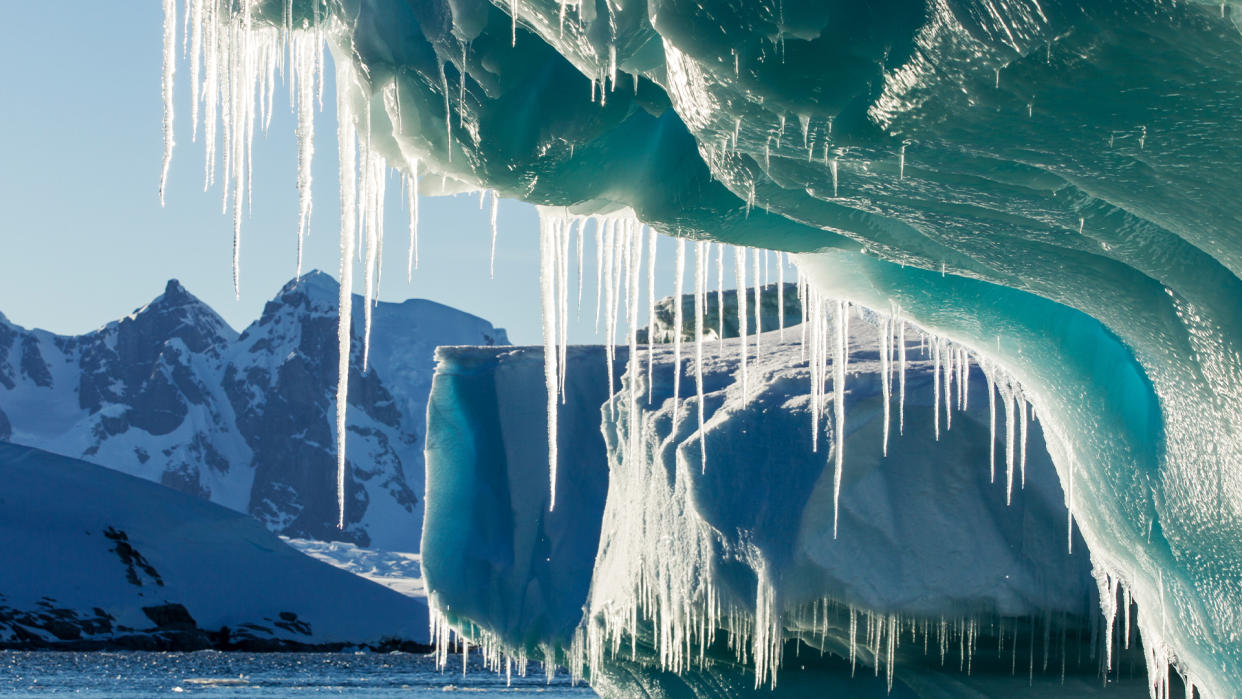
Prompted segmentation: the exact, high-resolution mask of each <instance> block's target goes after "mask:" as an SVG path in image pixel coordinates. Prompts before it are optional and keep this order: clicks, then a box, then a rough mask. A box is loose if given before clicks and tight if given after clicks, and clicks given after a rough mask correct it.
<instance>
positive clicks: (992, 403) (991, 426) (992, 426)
mask: <svg viewBox="0 0 1242 699" xmlns="http://www.w3.org/2000/svg"><path fill="white" fill-rule="evenodd" d="M987 379H988V474H989V478H990V479H991V480H990V482H991V483H995V482H996V382H995V380H993V378H992V372H991V371H989V372H988V374H987Z"/></svg>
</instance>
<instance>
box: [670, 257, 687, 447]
mask: <svg viewBox="0 0 1242 699" xmlns="http://www.w3.org/2000/svg"><path fill="white" fill-rule="evenodd" d="M675 265H676V266H675V268H674V272H673V429H672V432H671V434H673V435H676V434H677V418H678V408H677V402H678V400H680V399H681V326H682V323H683V322H684V321H683V320H682V311H681V307H682V303H681V287H682V280H683V276H684V274H685V271H684V270H685V266H686V239H685V238H678V239H677V261H676V263H675Z"/></svg>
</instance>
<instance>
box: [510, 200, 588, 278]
mask: <svg viewBox="0 0 1242 699" xmlns="http://www.w3.org/2000/svg"><path fill="white" fill-rule="evenodd" d="M499 215H500V196H499V195H497V194H496V190H494V189H493V190H492V253H491V258H490V259H489V261H488V264H487V271H488V274H489V275H490V276H491V278H492V279H495V278H496V218H497V217H498V216H499ZM578 236H579V239H581V236H582V231H581V229H579V231H578ZM578 259H582V258H581V256H579V258H578ZM579 298H581V294H579Z"/></svg>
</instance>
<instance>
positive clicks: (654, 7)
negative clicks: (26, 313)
mask: <svg viewBox="0 0 1242 699" xmlns="http://www.w3.org/2000/svg"><path fill="white" fill-rule="evenodd" d="M1240 9H1242V8H1239V6H1238V4H1237V3H1235V2H1233V1H1232V0H1229V1H1226V2H1223V3H1204V2H1181V3H1172V2H1162V1H1157V0H1146V1H1138V2H1110V1H1107V0H1092V2H1087V3H1080V2H1062V1H1054V2H1047V1H1046V2H1042V3H1041V2H1037V0H1012V1H1009V2H1003V3H998V2H994V1H993V0H938V1H934V2H933V1H931V0H928V1H926V2H917V1H914V0H892V1H890V2H886V3H883V4H870V3H853V2H839V1H835V0H833V1H829V2H799V1H796V0H794V1H790V2H783V3H776V4H775V5H772V4H767V3H745V4H736V3H725V2H716V1H715V0H693V1H685V0H634V1H631V0H625V1H613V2H598V1H596V0H576V1H573V0H557V1H555V2H554V1H553V0H508V1H505V0H497V2H493V3H489V2H484V1H483V0H443V1H440V0H430V1H428V2H418V3H402V2H397V1H396V0H343V1H342V2H339V3H330V4H329V3H322V2H319V1H318V0H292V1H291V2H270V1H259V0H192V1H191V2H190V8H189V13H190V16H189V20H190V21H189V27H190V30H189V37H188V38H189V45H190V54H191V56H192V58H191V67H190V73H191V80H192V81H193V82H195V85H196V86H195V96H196V97H195V99H194V101H193V105H194V106H193V108H192V119H194V117H198V119H194V121H195V122H196V123H197V122H199V121H201V129H202V130H203V136H204V142H205V144H206V145H207V147H208V150H209V151H210V152H212V153H214V150H215V146H216V143H217V140H219V139H217V138H216V136H217V124H218V123H219V124H220V125H221V126H222V128H220V129H219V131H220V135H222V136H223V139H222V140H221V141H220V144H219V145H220V146H221V150H222V151H223V153H224V157H223V159H222V160H223V164H224V167H223V168H222V169H220V170H219V171H216V170H215V169H213V168H214V162H215V159H209V163H212V164H209V165H208V172H207V173H206V176H207V179H208V180H209V181H212V180H213V178H215V179H220V180H222V182H221V184H223V185H224V186H223V190H224V191H225V193H226V194H225V198H226V201H229V202H231V203H232V205H233V207H234V211H235V225H234V235H235V236H238V235H240V230H241V229H240V226H241V215H242V212H243V211H244V207H243V205H242V202H243V200H244V197H245V192H246V186H245V183H246V181H247V178H248V171H247V163H248V161H249V157H248V154H249V152H250V140H251V138H252V136H253V132H254V130H255V128H254V127H255V125H256V124H258V125H261V124H262V121H263V119H264V117H265V114H267V113H270V109H271V104H272V94H273V92H274V90H275V83H276V77H275V76H276V75H277V72H278V71H277V69H278V68H283V69H287V71H288V73H289V75H290V76H291V77H290V83H291V88H292V93H293V95H294V101H295V104H296V109H297V113H298V114H299V120H300V122H301V124H302V125H301V126H300V127H299V133H300V135H301V138H302V140H303V148H302V149H301V152H302V153H303V155H304V156H305V157H304V158H303V161H305V160H306V158H308V157H309V155H310V154H311V153H312V152H313V144H311V143H310V142H309V138H310V136H309V134H310V129H309V128H307V124H308V123H309V120H310V119H311V118H313V109H312V108H311V107H312V106H313V102H314V101H315V100H317V99H318V98H319V96H318V89H319V86H320V85H321V84H322V79H321V75H322V70H323V69H324V65H325V64H324V61H323V57H322V50H321V48H320V47H322V46H323V45H324V44H325V43H326V44H327V46H328V47H329V48H330V49H331V51H332V54H333V58H334V65H335V69H336V71H337V81H336V84H337V86H338V94H337V99H338V104H339V109H338V112H339V114H340V116H341V122H340V128H339V132H338V134H339V143H338V146H339V148H340V154H341V162H342V169H341V185H342V187H341V191H342V207H341V208H342V212H343V216H342V252H343V255H342V272H343V274H342V279H343V281H344V282H345V284H344V288H346V289H348V288H349V287H350V283H349V280H350V276H349V274H350V273H352V266H353V261H352V258H353V254H354V250H355V247H354V246H355V242H356V241H360V242H361V245H362V247H363V250H364V251H365V255H364V259H365V260H366V267H365V269H373V265H374V260H375V259H376V255H377V253H378V249H379V245H380V241H381V240H382V234H383V231H382V201H383V196H382V195H383V183H384V178H383V177H382V176H381V175H382V173H383V172H384V168H385V167H388V166H391V167H396V168H398V169H400V170H401V171H402V172H403V173H405V174H406V176H407V178H410V180H411V181H410V182H409V184H408V191H412V190H413V188H414V186H416V185H417V186H418V187H420V188H421V189H419V191H420V192H422V193H424V194H429V193H446V192H453V191H463V190H470V189H484V190H491V191H492V192H494V193H496V194H498V195H500V196H505V197H512V198H518V199H522V200H525V201H529V202H533V203H536V204H541V205H545V206H555V207H567V208H568V210H569V211H571V212H573V213H574V214H576V215H614V214H616V213H617V212H620V211H629V212H632V214H633V216H634V217H635V218H636V219H637V220H639V221H641V222H643V223H645V224H647V225H649V226H652V227H654V228H657V229H659V230H661V231H663V232H665V233H668V234H672V235H679V236H681V237H683V238H686V239H690V240H693V241H706V240H713V241H719V242H725V243H729V244H735V245H741V246H747V247H751V248H762V249H767V250H780V251H784V252H789V253H796V260H797V264H798V266H799V268H800V270H801V271H802V273H803V275H804V276H805V278H806V279H807V280H809V283H810V285H811V286H812V287H813V288H814V289H815V290H816V292H817V293H818V294H821V295H822V296H824V297H826V298H832V299H837V300H838V301H837V302H836V304H837V307H838V308H839V307H840V305H839V304H840V303H842V302H851V303H855V304H859V305H863V306H867V307H870V308H873V309H876V310H877V311H880V312H883V313H886V314H889V315H892V316H893V317H900V318H903V319H905V320H907V321H910V322H912V323H915V324H917V325H918V326H920V327H922V328H924V329H925V330H927V331H930V332H932V333H934V334H935V335H936V336H938V337H941V338H945V339H948V340H951V341H952V342H954V343H956V345H958V346H961V347H964V348H967V349H969V351H970V352H971V354H972V355H974V356H975V357H977V358H979V360H980V361H986V362H987V363H989V364H990V365H991V366H994V367H996V368H997V369H998V370H1003V371H1004V372H1005V374H1006V375H1007V376H1009V377H1012V379H1013V381H1014V382H1015V383H1016V384H1017V385H1018V386H1020V390H1021V394H1022V395H1023V396H1024V398H1025V399H1026V400H1027V401H1029V403H1030V405H1031V406H1033V408H1034V410H1035V412H1036V413H1037V414H1038V416H1039V423H1040V426H1041V429H1042V432H1043V435H1044V438H1045V441H1046V444H1047V449H1048V453H1049V455H1050V457H1051V460H1052V464H1053V466H1054V468H1055V472H1056V475H1057V479H1058V480H1059V482H1060V483H1061V484H1062V489H1063V491H1064V493H1065V496H1066V498H1067V500H1068V511H1069V512H1071V513H1072V515H1073V517H1074V520H1075V522H1076V524H1077V525H1078V526H1079V527H1080V528H1081V532H1082V536H1083V540H1084V542H1085V544H1086V547H1087V549H1088V550H1089V551H1090V555H1091V560H1092V570H1093V576H1094V577H1095V579H1096V581H1097V584H1098V586H1099V587H1101V588H1103V589H1106V590H1111V589H1114V588H1116V589H1120V590H1123V591H1124V596H1126V597H1128V598H1132V599H1133V600H1134V601H1135V603H1136V604H1137V609H1138V612H1137V626H1138V628H1139V630H1140V632H1141V635H1142V638H1143V648H1144V653H1145V654H1146V655H1145V658H1146V660H1145V665H1146V668H1147V673H1148V681H1149V683H1150V691H1151V694H1152V696H1165V695H1167V694H1168V692H1169V691H1170V686H1171V684H1170V682H1171V680H1170V674H1169V668H1170V666H1172V667H1173V668H1175V669H1176V670H1177V672H1178V673H1180V674H1181V675H1182V676H1183V677H1184V679H1185V682H1186V683H1187V686H1188V687H1189V686H1193V688H1194V691H1198V692H1199V693H1200V695H1201V696H1206V697H1226V696H1236V695H1237V693H1238V689H1237V688H1238V687H1242V639H1239V636H1238V631H1237V629H1238V628H1242V623H1240V622H1242V564H1240V561H1242V544H1240V543H1239V542H1242V536H1240V534H1242V482H1240V479H1242V470H1239V469H1238V468H1237V464H1238V463H1239V461H1242V456H1240V455H1242V436H1240V435H1242V407H1240V405H1239V403H1238V401H1237V396H1238V395H1242V354H1240V353H1239V349H1238V344H1239V339H1240V334H1242V319H1239V317H1238V314H1239V305H1238V303H1237V299H1238V298H1240V296H1239V292H1242V282H1240V280H1239V272H1240V270H1242V257H1240V254H1242V245H1240V244H1239V242H1238V235H1237V232H1236V229H1237V224H1238V221H1239V219H1240V218H1242V216H1240V214H1242V211H1240V210H1239V206H1238V201H1239V200H1238V198H1237V197H1236V196H1234V192H1233V190H1234V189H1236V187H1235V180H1236V176H1235V174H1234V173H1236V172H1238V170H1239V168H1238V163H1237V158H1238V155H1237V154H1238V153H1240V152H1242V150H1240V149H1239V148H1238V145H1239V144H1238V139H1239V136H1238V133H1239V131H1238V129H1237V128H1236V124H1235V115H1236V114H1237V113H1238V112H1239V109H1238V104H1237V102H1238V100H1239V99H1242V98H1240V97H1239V95H1242V90H1240V89H1239V87H1242V64H1240V62H1239V61H1238V55H1239V49H1242V34H1240V33H1239V29H1238V25H1237V17H1238V16H1239V15H1238V12H1239V10H1240ZM165 13H166V16H167V21H168V25H169V28H168V29H166V31H165V71H164V76H165V80H164V82H165V98H166V99H165V102H166V105H167V106H166V115H165V143H166V145H167V146H168V147H169V149H171V145H172V142H173V139H172V134H173V132H174V130H173V122H172V117H173V109H172V106H173V103H172V94H173V90H172V89H170V85H171V82H172V79H173V77H174V71H173V70H172V69H171V66H172V65H173V64H174V63H175V61H176V55H175V48H176V41H175V28H176V26H177V22H178V21H180V20H179V18H178V16H177V15H178V8H177V5H176V3H173V2H166V3H165ZM169 37H172V38H169ZM286 46H288V49H289V50H288V51H287V52H286V51H285V50H284V49H285V48H286ZM306 167H307V166H306V165H305V162H303V163H302V165H301V166H300V168H299V171H300V172H302V173H304V174H305V173H308V172H309V170H307V169H306ZM435 175H439V177H436V176H435ZM420 176H421V178H422V180H423V181H422V182H421V184H418V182H419V179H418V178H419V177H420ZM306 182H308V179H307V178H306V177H300V178H299V184H305V183H306ZM415 200H416V197H415ZM411 208H412V209H413V207H411ZM306 211H309V202H308V204H307V207H304V212H306ZM411 214H412V217H411V233H412V234H413V232H414V230H415V216H414V215H413V214H414V211H413V210H412V211H411ZM411 237H412V238H413V235H412V236H411ZM554 257H555V256H553V258H554ZM638 259H639V260H640V261H641V257H639V258H638ZM564 267H565V265H564V264H563V263H558V264H554V265H551V266H549V268H548V269H552V270H558V271H559V270H563V269H564ZM364 274H365V275H366V276H365V279H366V281H367V283H366V286H367V288H368V289H371V288H372V287H373V284H372V282H373V279H372V277H373V274H370V273H367V272H365V270H364ZM549 286H550V287H551V288H555V287H556V285H555V284H552V285H549ZM562 286H563V285H562ZM548 303H549V301H547V300H545V306H546V305H547V304H548ZM739 305H741V304H739ZM829 305H832V304H829ZM343 306H344V307H345V308H346V309H348V304H343ZM554 315H555V314H553V316H554ZM342 327H344V328H348V327H349V318H343V324H342ZM840 329H841V328H838V330H840ZM744 334H745V333H743V335H744ZM836 335H837V336H839V337H843V336H844V333H842V332H837V333H836ZM342 338H343V340H344V342H343V351H342V352H341V355H342V356H347V351H345V350H347V349H348V333H347V332H346V333H342ZM756 339H757V340H758V338H756ZM365 342H366V340H364V343H365ZM611 342H612V339H611V338H610V339H609V343H611ZM634 344H635V342H633V341H631V345H632V346H633V345H634ZM561 354H562V355H563V354H565V352H564V350H562V351H561ZM622 354H625V353H624V352H622ZM828 354H836V355H838V356H837V359H842V358H844V356H845V355H846V352H845V349H844V348H843V347H842V345H841V343H840V342H838V346H837V347H836V348H834V349H832V350H831V351H830V352H828ZM631 356H633V355H632V354H631ZM544 360H545V373H546V374H547V376H545V378H546V379H549V381H548V382H549V383H551V379H550V378H549V377H551V376H552V374H554V373H556V371H557V365H556V364H555V363H552V362H550V361H548V356H547V354H546V353H545V357H544ZM841 364H843V363H842V362H839V361H834V362H832V372H833V373H834V374H836V375H837V376H841V372H842V371H843V370H844V366H841ZM742 374H743V378H742V383H743V384H744V385H745V384H746V383H747V379H746V377H745V374H746V372H745V371H744V370H743V372H742ZM558 383H564V382H563V381H560V380H559V377H558ZM757 385H758V384H757ZM757 385H756V388H757ZM341 390H342V391H343V390H344V384H342V389H341ZM548 393H549V394H551V393H553V391H551V390H549V391H548ZM341 397H342V398H343V394H342V396H341ZM549 402H550V406H549V407H554V406H555V404H556V401H555V400H550V401H549ZM631 402H632V401H631ZM338 403H339V404H342V405H343V404H344V403H345V401H344V400H338ZM838 407H839V405H838ZM782 409H783V408H782ZM622 412H625V411H622ZM840 413H841V411H837V412H836V413H834V420H835V421H836V422H837V424H836V427H835V430H836V433H841V432H843V430H842V429H840V428H841V427H843V426H845V425H848V423H845V424H844V425H843V424H842V419H843V418H842V416H841V414H840ZM688 422H689V423H690V424H691V425H694V424H695V422H696V421H695V420H688ZM809 422H810V421H809V420H807V423H808V424H809ZM556 424H558V421H557V420H555V419H554V420H552V421H550V422H549V425H556ZM342 432H343V430H342ZM552 437H553V439H552V444H553V445H555V444H557V438H556V436H555V435H553V436H552ZM341 453H344V451H343V449H342V451H341ZM840 453H841V451H840V450H838V451H837V454H840ZM557 462H558V460H557V459H553V460H552V465H553V466H555V464H556V463H557ZM848 464H849V462H848V460H847V461H846V464H845V471H842V470H841V464H840V463H839V462H838V468H837V472H838V473H842V474H843V475H844V474H848ZM709 468H710V455H709ZM752 477H753V474H752V475H751V476H748V477H747V478H748V479H749V478H752ZM748 482H749V480H746V481H744V482H739V483H736V484H734V485H735V487H737V488H745V487H747V483H748ZM553 492H555V490H554V491H553ZM846 500H848V498H846ZM842 506H843V507H848V503H843V504H842ZM847 529H848V527H847ZM432 592H433V594H434V587H433V590H432ZM1101 607H1102V612H1103V614H1104V617H1105V618H1106V619H1112V618H1114V617H1115V616H1116V608H1115V605H1114V596H1112V595H1104V596H1103V602H1102V605H1101ZM756 610H758V607H756ZM1187 691H1192V690H1190V689H1188V690H1187Z"/></svg>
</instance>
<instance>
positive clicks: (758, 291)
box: [752, 250, 763, 361]
mask: <svg viewBox="0 0 1242 699" xmlns="http://www.w3.org/2000/svg"><path fill="white" fill-rule="evenodd" d="M752 271H753V272H754V277H755V361H759V351H760V350H759V344H760V339H759V338H761V337H762V336H763V298H762V292H763V282H762V281H760V279H759V251H758V250H755V254H754V257H753V270H752Z"/></svg>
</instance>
